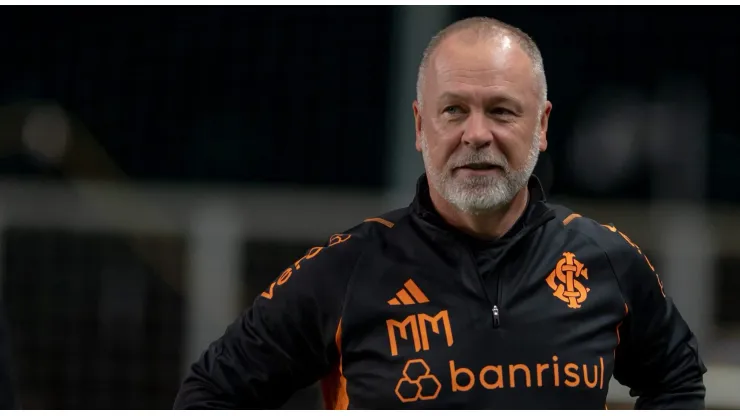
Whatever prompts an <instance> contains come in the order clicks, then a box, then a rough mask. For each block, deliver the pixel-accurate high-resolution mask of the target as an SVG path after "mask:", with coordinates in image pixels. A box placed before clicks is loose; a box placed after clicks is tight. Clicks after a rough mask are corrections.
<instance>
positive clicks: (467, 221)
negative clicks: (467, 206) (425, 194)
mask: <svg viewBox="0 0 740 416" xmlns="http://www.w3.org/2000/svg"><path fill="white" fill-rule="evenodd" d="M429 196H430V197H431V200H432V204H433V205H434V208H435V209H436V210H437V212H438V213H439V215H440V216H441V217H442V218H443V219H444V220H445V221H446V222H447V223H448V224H450V225H452V226H453V227H455V228H457V229H459V230H460V231H462V232H464V233H466V234H469V235H471V236H473V237H477V238H481V239H495V238H499V237H501V236H503V235H504V234H506V233H507V232H508V231H509V230H510V229H511V228H512V227H513V226H514V224H516V222H517V220H518V219H519V218H520V217H521V216H522V215H523V214H524V210H525V209H526V208H527V199H528V198H529V189H528V188H527V187H526V186H525V187H524V188H523V189H522V190H521V191H519V192H518V193H517V194H516V196H514V199H512V200H511V202H510V203H508V204H506V205H505V206H502V207H499V208H496V209H494V210H491V211H489V212H481V213H476V214H472V213H467V212H463V211H460V210H459V209H458V208H457V207H455V206H454V205H452V204H450V203H449V202H448V201H447V200H446V199H444V198H443V197H442V195H440V194H439V193H438V192H437V191H436V190H435V189H434V187H433V186H431V185H430V186H429Z"/></svg>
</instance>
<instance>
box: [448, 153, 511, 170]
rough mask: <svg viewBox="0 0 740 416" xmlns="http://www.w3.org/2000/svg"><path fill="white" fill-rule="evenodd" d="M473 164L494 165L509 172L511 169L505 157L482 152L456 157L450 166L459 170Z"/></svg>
mask: <svg viewBox="0 0 740 416" xmlns="http://www.w3.org/2000/svg"><path fill="white" fill-rule="evenodd" d="M473 164H486V165H493V166H497V167H500V168H503V169H504V170H507V169H508V168H509V162H508V161H507V160H506V157H504V156H503V155H500V154H496V153H482V152H474V153H466V154H464V155H461V156H458V157H455V159H454V160H453V161H451V163H450V166H451V167H452V168H453V169H457V168H460V167H463V166H468V165H473Z"/></svg>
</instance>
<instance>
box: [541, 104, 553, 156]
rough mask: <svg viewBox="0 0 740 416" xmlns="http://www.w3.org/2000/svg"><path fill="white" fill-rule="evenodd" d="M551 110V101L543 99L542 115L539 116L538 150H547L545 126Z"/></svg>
mask: <svg viewBox="0 0 740 416" xmlns="http://www.w3.org/2000/svg"><path fill="white" fill-rule="evenodd" d="M551 111H552V103H551V102H549V101H545V108H543V109H542V115H541V116H540V126H539V129H540V152H544V151H545V150H547V126H548V123H549V121H550V112H551Z"/></svg>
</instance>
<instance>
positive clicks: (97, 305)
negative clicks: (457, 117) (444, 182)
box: [0, 6, 740, 409]
mask: <svg viewBox="0 0 740 416" xmlns="http://www.w3.org/2000/svg"><path fill="white" fill-rule="evenodd" d="M737 10H738V9H728V8H719V7H716V8H703V9H697V8H691V9H689V8H685V7H684V8H678V7H674V8H668V7H661V8H639V9H638V8H628V7H620V8H614V7H598V8H595V7H592V8H589V7H578V8H575V7H532V6H529V7H503V6H497V7H481V6H475V7H471V6H455V7H451V6H450V7H446V6H444V7H443V6H436V7H418V6H417V7H236V6H231V7H197V8H196V7H192V6H191V7H174V6H173V7H166V8H165V7H147V8H142V7H125V8H123V7H115V8H114V7H106V8H103V7H85V8H83V7H71V6H69V7H25V8H18V7H7V6H6V7H4V8H3V9H2V13H0V34H1V36H2V39H3V40H4V41H3V42H2V43H1V44H0V62H1V64H0V282H1V284H0V288H1V290H0V294H1V296H2V302H3V306H4V310H5V314H6V317H7V321H8V325H9V332H10V341H11V353H12V355H11V357H12V358H11V364H12V367H13V377H14V379H15V387H16V389H17V394H18V397H19V399H20V401H21V405H22V406H23V407H24V408H28V409H38V408H44V409H91V408H92V409H166V408H171V406H172V402H173V399H174V395H175V393H176V391H177V388H178V385H179V381H180V378H181V377H182V375H183V372H184V370H185V369H186V367H187V365H188V364H189V363H190V362H191V361H192V360H194V359H195V358H197V356H198V355H199V354H200V352H201V351H202V350H203V349H204V348H205V347H206V346H207V345H208V343H209V342H210V341H211V340H213V339H214V338H216V337H218V336H219V335H220V334H221V333H222V332H223V330H224V328H225V325H226V324H228V323H229V322H231V321H232V319H233V318H234V317H235V316H236V315H237V314H238V313H239V311H240V310H242V309H243V308H244V307H246V306H247V305H249V304H250V303H251V301H252V299H253V298H254V297H255V296H257V295H258V294H259V293H261V292H262V290H263V289H264V288H265V287H266V286H267V284H268V283H269V282H270V281H272V280H273V279H275V278H276V276H277V275H278V274H279V272H280V271H281V270H282V269H283V268H284V267H285V265H286V264H288V263H290V262H292V261H294V260H295V259H296V258H299V257H301V256H302V255H303V254H304V252H305V250H306V249H307V248H309V247H311V246H312V245H315V244H321V243H323V242H324V241H326V239H327V238H328V236H329V235H331V234H333V233H336V232H339V231H341V230H344V229H346V228H348V227H350V226H352V225H354V224H356V223H358V222H360V221H361V220H363V219H364V218H367V217H370V216H374V215H377V214H379V213H382V212H384V211H386V210H390V209H392V208H396V207H398V206H403V205H406V204H408V203H409V202H410V200H411V198H412V194H413V188H414V182H415V180H416V178H417V177H418V175H419V174H421V173H422V171H423V165H422V162H421V157H420V156H419V155H418V154H417V153H416V151H415V150H414V135H413V119H412V112H411V101H412V100H413V98H414V94H415V91H414V88H415V85H414V84H415V79H416V70H417V65H418V63H419V60H420V57H421V52H422V50H423V48H424V46H425V45H426V43H427V41H428V40H429V38H430V36H431V35H432V34H433V33H434V32H436V31H437V30H439V29H441V28H442V27H444V26H445V25H446V24H448V23H451V22H452V21H454V20H456V19H459V18H464V17H469V16H473V15H487V16H491V17H496V18H498V19H501V20H503V21H505V22H508V23H511V24H513V25H516V26H518V27H520V28H522V29H523V30H525V31H526V32H528V33H529V34H530V35H531V36H532V37H533V38H534V40H535V41H536V42H537V43H538V44H539V46H540V48H541V50H542V54H543V57H544V61H545V68H546V72H547V76H548V82H549V91H550V100H551V101H552V102H553V103H554V109H553V112H552V117H551V119H550V133H549V136H548V138H549V143H550V147H549V149H548V152H547V153H546V155H545V156H544V157H543V158H542V160H541V162H540V164H539V166H538V168H537V173H538V175H540V176H541V178H542V179H543V181H544V183H545V185H546V187H547V189H548V191H549V193H550V199H551V200H553V201H554V202H558V203H564V204H567V205H569V206H570V207H571V208H573V209H574V210H576V211H577V212H580V213H582V214H583V215H587V216H591V217H593V218H595V219H597V220H599V221H601V222H604V223H606V222H612V223H614V224H615V225H616V226H617V227H618V228H620V230H622V231H623V232H625V233H626V234H627V235H629V236H630V237H631V239H632V240H633V241H634V242H635V243H637V244H638V245H640V247H641V248H642V249H643V251H645V252H646V253H647V254H648V256H649V257H650V259H651V261H652V263H653V264H654V265H655V266H656V267H657V268H658V270H659V271H660V272H661V276H662V278H663V280H664V282H665V286H666V291H667V292H668V293H669V294H670V295H671V296H673V297H674V299H675V301H676V303H677V304H678V306H679V308H680V309H681V311H682V314H683V315H684V317H685V318H686V319H687V321H689V323H690V324H691V325H692V328H693V329H694V330H695V332H696V333H697V335H698V336H699V338H700V342H701V348H702V351H701V352H702V354H703V356H704V358H705V360H706V362H707V365H708V367H709V373H708V374H707V379H706V383H707V386H708V395H707V401H708V404H709V406H710V407H712V408H726V409H732V408H735V409H737V408H740V396H738V395H737V394H736V393H737V386H738V385H740V354H738V352H740V306H739V304H740V302H739V300H740V277H739V276H740V186H737V184H738V182H740V169H738V164H739V163H740V128H739V127H738V117H737V106H736V101H737V97H738V92H740V89H739V88H738V87H739V86H740V85H739V82H740V81H738V79H739V78H738V76H737V75H738V74H739V73H740V49H739V48H738V47H737V45H738V42H739V41H740V25H738V24H737V21H738V17H740V14H739V13H738V12H737ZM632 402H633V401H632V399H630V398H629V396H628V395H627V394H626V391H625V390H624V389H623V388H621V387H620V386H618V385H616V384H612V387H611V390H610V407H624V406H629V405H631V403H632ZM319 406H320V401H319V396H318V390H317V389H315V388H309V389H306V390H305V391H302V392H300V393H298V394H296V395H295V397H294V398H293V399H292V400H291V401H290V402H289V403H288V404H287V405H286V408H304V409H305V408H317V407H319Z"/></svg>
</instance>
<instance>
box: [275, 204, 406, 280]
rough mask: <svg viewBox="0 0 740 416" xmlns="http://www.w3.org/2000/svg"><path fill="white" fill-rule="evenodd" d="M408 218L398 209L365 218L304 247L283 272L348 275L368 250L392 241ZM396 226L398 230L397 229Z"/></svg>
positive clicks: (404, 212)
mask: <svg viewBox="0 0 740 416" xmlns="http://www.w3.org/2000/svg"><path fill="white" fill-rule="evenodd" d="M407 216H408V209H398V210H395V211H390V212H387V213H383V214H380V215H376V216H371V217H368V218H365V219H364V220H362V221H361V222H358V223H357V224H355V225H353V226H352V227H350V228H347V229H345V230H341V231H338V232H336V233H334V234H331V235H328V236H327V237H326V239H325V240H324V241H323V242H322V243H321V244H319V245H316V246H314V247H310V248H307V251H306V252H305V254H304V255H303V257H301V258H299V259H297V260H296V261H295V262H294V263H293V265H292V266H291V267H288V269H286V270H285V271H284V272H283V273H297V272H300V271H305V272H312V271H319V272H323V271H326V270H327V269H330V270H332V271H339V272H342V273H343V274H346V273H348V272H351V269H353V268H354V265H355V264H356V263H357V262H358V260H359V258H360V257H361V256H362V254H363V253H365V252H366V251H367V250H368V248H370V247H376V246H378V245H380V244H382V241H384V240H386V241H387V240H392V239H393V238H394V236H395V235H396V233H397V232H398V231H399V228H403V226H402V224H403V223H404V222H405V220H406V217H407ZM399 225H400V226H401V227H399Z"/></svg>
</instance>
